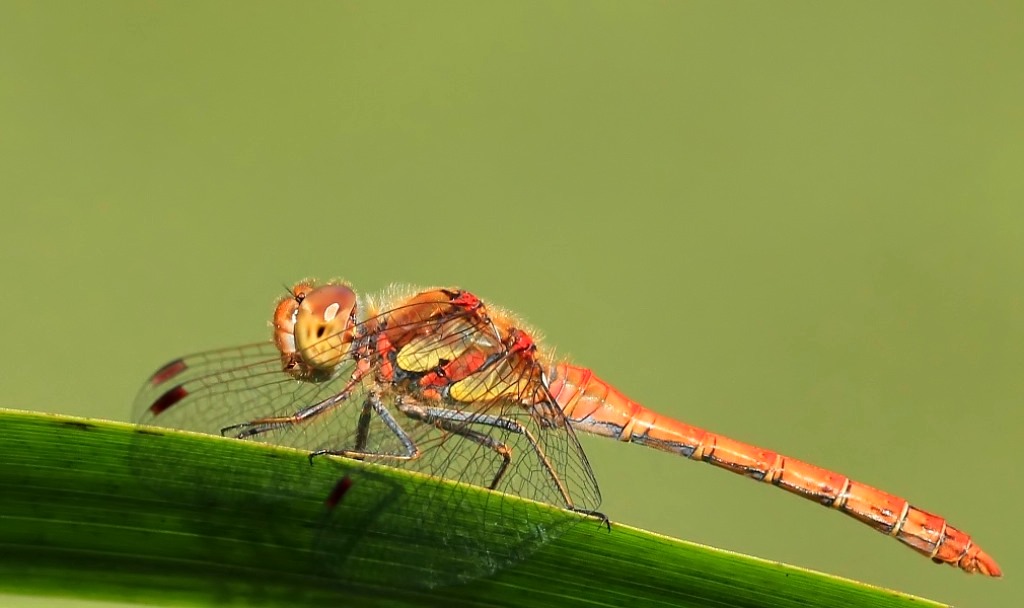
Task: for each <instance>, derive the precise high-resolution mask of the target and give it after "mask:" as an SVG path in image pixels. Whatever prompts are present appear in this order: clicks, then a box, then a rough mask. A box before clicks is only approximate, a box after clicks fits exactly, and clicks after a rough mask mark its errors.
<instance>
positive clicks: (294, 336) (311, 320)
mask: <svg viewBox="0 0 1024 608" xmlns="http://www.w3.org/2000/svg"><path fill="white" fill-rule="evenodd" d="M355 323H356V294H355V292H354V291H352V289H351V288H350V287H349V286H348V285H343V284H340V283H329V284H327V285H321V286H320V287H314V286H313V284H311V283H309V282H303V283H299V284H298V285H296V286H295V287H293V288H292V290H291V292H290V294H289V295H288V297H285V298H283V299H282V300H281V301H280V302H279V303H278V305H277V310H275V311H274V343H275V344H276V345H277V348H278V350H280V351H281V355H282V357H284V359H285V362H286V369H288V370H289V371H292V370H293V369H294V370H295V371H293V373H298V374H299V375H301V376H311V375H322V374H323V373H326V372H330V371H331V370H332V369H334V368H335V367H337V366H338V364H340V363H341V362H342V360H344V359H345V357H346V356H347V355H348V352H349V348H350V346H351V343H352V336H353V333H354V331H355V329H354V328H355Z"/></svg>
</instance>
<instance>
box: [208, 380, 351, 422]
mask: <svg viewBox="0 0 1024 608" xmlns="http://www.w3.org/2000/svg"><path fill="white" fill-rule="evenodd" d="M362 378H363V374H361V373H359V372H356V373H355V374H353V376H352V379H351V380H349V381H348V383H347V384H345V388H344V389H342V390H341V392H339V393H337V394H335V395H332V396H330V397H328V398H327V399H324V400H323V401H319V402H317V403H314V404H312V405H307V406H306V407H303V408H302V409H300V410H298V411H296V412H295V413H294V414H291V415H290V416H267V417H264V418H257V419H256V420H250V421H249V422H243V423H241V424H232V425H231V426H226V427H224V428H222V429H221V430H220V434H221V435H223V436H225V437H227V436H229V435H230V436H232V437H234V438H235V439H247V438H249V437H255V436H256V435H261V434H263V433H266V432H269V431H273V430H274V429H279V428H283V427H287V426H293V425H296V424H302V423H303V422H306V421H308V420H311V419H313V418H316V417H317V416H320V415H321V414H325V413H327V412H329V411H331V410H333V409H334V408H336V407H338V406H339V405H341V404H342V403H344V402H345V401H346V400H347V399H348V396H349V394H350V393H351V392H352V389H354V388H355V387H356V385H357V384H358V383H359V382H360V381H361V380H362Z"/></svg>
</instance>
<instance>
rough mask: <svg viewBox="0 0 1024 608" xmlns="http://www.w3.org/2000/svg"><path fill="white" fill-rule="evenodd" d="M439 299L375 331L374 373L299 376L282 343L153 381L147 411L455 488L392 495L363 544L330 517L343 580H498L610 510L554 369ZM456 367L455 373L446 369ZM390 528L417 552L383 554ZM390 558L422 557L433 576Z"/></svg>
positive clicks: (353, 364) (368, 325)
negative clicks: (481, 499)
mask: <svg viewBox="0 0 1024 608" xmlns="http://www.w3.org/2000/svg"><path fill="white" fill-rule="evenodd" d="M439 294H440V295H438V296H437V297H436V298H430V297H426V298H424V297H423V294H421V295H420V296H417V298H419V299H418V301H416V302H415V303H414V304H412V305H407V306H403V307H401V308H398V309H394V310H390V311H387V312H384V313H382V314H380V315H378V316H376V317H374V318H373V319H369V320H367V321H364V322H363V323H362V324H361V325H360V332H359V333H360V334H361V335H362V336H363V342H362V344H363V345H369V346H368V348H371V350H369V351H366V352H363V353H361V355H360V357H359V358H358V360H359V361H361V362H362V363H361V364H362V365H369V366H370V368H371V369H370V371H369V372H366V373H363V372H362V371H359V370H357V367H358V365H360V363H358V362H357V358H349V359H346V361H345V363H343V364H342V365H341V366H339V367H338V368H337V369H335V370H334V371H333V373H331V374H330V376H329V377H326V378H323V379H322V380H321V381H319V382H311V381H303V380H297V379H296V378H294V377H293V376H292V375H291V374H289V373H288V372H286V371H284V363H283V361H282V358H281V356H280V354H279V353H278V351H277V349H276V347H275V346H274V345H273V344H272V343H269V342H268V343H266V344H256V345H249V346H242V347H236V348H229V349H222V350H216V351H210V352H206V353H199V354H195V355H191V356H188V357H183V358H181V359H176V360H174V361H172V362H171V363H169V364H167V365H165V366H164V367H162V368H161V369H160V370H158V371H157V372H156V373H154V374H153V376H152V377H151V378H150V379H149V380H148V381H147V382H146V384H145V385H144V386H143V388H142V390H141V391H140V393H139V395H138V397H137V399H136V401H135V406H134V412H135V420H136V421H138V422H139V423H141V424H146V425H157V426H165V427H171V428H178V429H185V430H192V431H199V432H205V433H211V434H220V433H221V431H222V430H224V429H227V432H226V433H225V434H226V435H228V436H238V437H244V438H246V439H250V440H256V441H262V442H267V443H271V444H276V445H283V446H289V447H294V448H299V449H304V450H309V451H319V450H328V451H330V452H334V453H337V452H343V453H349V454H350V455H353V454H354V455H357V456H358V457H359V459H361V460H367V461H371V462H376V463H379V464H384V465H387V466H392V467H397V468H403V469H406V470H410V471H414V472H417V473H422V474H426V475H430V476H435V477H440V478H443V479H446V480H450V481H452V482H455V483H449V484H444V485H440V486H436V487H434V486H430V485H424V486H422V487H421V489H419V490H417V491H418V492H420V494H418V495H415V496H409V495H407V494H402V493H398V494H395V495H394V496H392V497H390V498H387V502H389V503H390V504H391V505H392V506H393V507H394V509H393V511H392V510H391V509H389V508H387V505H382V507H381V508H380V509H378V516H377V517H376V519H375V520H374V522H373V524H372V525H368V527H367V531H366V534H365V535H363V537H362V538H361V539H360V541H359V546H358V547H354V546H352V541H353V539H352V538H351V536H350V535H348V534H335V533H334V532H333V531H332V530H334V529H335V528H337V527H336V526H334V527H332V526H331V525H330V523H329V522H330V518H329V517H328V518H326V519H325V521H326V522H327V523H326V524H325V527H324V530H323V533H322V534H321V535H320V536H319V539H320V540H319V541H318V550H320V551H322V552H323V553H324V554H325V555H326V556H328V557H329V559H327V560H326V561H325V563H327V564H331V568H332V571H333V572H335V573H338V574H339V575H340V576H347V577H350V578H353V579H367V580H370V581H372V582H377V583H385V584H389V585H399V586H408V585H410V584H412V585H415V586H434V585H437V584H445V583H451V582H457V581H464V580H469V579H472V578H476V577H478V576H482V575H486V574H489V573H491V572H493V571H495V570H496V569H498V568H501V567H504V566H506V565H508V564H510V563H514V562H515V561H518V560H519V559H522V558H523V557H524V556H525V555H527V554H529V553H530V552H531V551H533V550H534V549H535V548H536V547H537V546H539V545H540V544H542V543H544V542H546V541H548V540H550V539H552V538H554V537H556V536H557V535H558V534H560V533H561V532H562V531H563V530H564V529H565V528H566V527H567V526H568V525H569V524H571V523H574V522H576V521H578V520H579V519H580V518H581V517H580V515H579V514H578V513H574V512H572V511H571V510H568V509H572V510H574V511H582V512H590V511H593V510H595V509H596V508H597V507H598V505H599V504H600V493H599V491H598V487H597V483H596V481H595V480H594V476H593V473H592V471H591V469H590V465H589V464H588V462H587V459H586V456H585V454H584V453H583V450H582V448H581V446H580V445H579V442H578V440H577V439H576V436H575V434H574V433H573V431H572V428H571V427H570V426H569V424H568V423H567V422H566V420H565V417H564V415H563V414H562V411H561V410H560V409H559V408H558V407H557V406H556V405H554V403H555V401H554V399H553V398H551V396H550V394H549V393H548V392H547V387H546V384H545V380H544V378H543V375H542V373H541V370H542V368H543V366H542V365H541V364H540V363H538V362H537V361H536V360H534V359H533V358H532V356H526V355H525V354H524V353H519V352H509V351H508V350H507V348H506V346H505V345H504V344H503V338H504V336H502V335H501V332H499V331H498V330H497V329H496V328H495V326H494V324H493V323H492V322H491V321H490V319H489V318H488V317H487V316H486V314H485V313H484V312H483V311H482V310H467V309H466V308H464V307H459V306H452V307H450V308H448V307H446V306H445V301H444V299H445V298H446V297H449V296H448V295H445V292H440V291H439ZM325 339H327V340H329V339H331V338H325ZM381 345H383V347H384V348H383V350H381V351H380V352H378V351H375V350H372V349H373V348H376V347H378V346H381ZM367 362H369V363H367ZM442 368H444V369H445V370H446V373H445V374H441V375H438V374H439V373H440V372H439V370H441V369H442ZM177 464H180V463H177ZM139 466H140V470H141V471H142V472H143V474H144V475H146V477H147V479H151V480H156V481H157V483H159V477H160V475H159V469H160V467H161V466H176V464H175V463H167V462H163V461H161V457H160V455H159V454H156V455H153V454H148V455H147V457H145V458H141V459H140V460H139ZM226 466H230V465H226ZM228 474H229V476H230V475H232V474H235V472H234V471H228ZM237 474H239V475H243V474H244V475H251V474H252V473H251V471H248V470H246V471H245V472H241V471H239V472H238V473H237ZM268 485H269V487H270V488H273V486H274V481H273V480H269V483H268ZM367 485H368V484H363V487H366V486H367ZM470 485H472V486H480V487H484V488H491V489H495V490H498V491H499V492H503V493H508V494H514V495H517V496H521V497H523V498H527V499H530V500H532V501H536V502H537V503H541V504H532V503H518V504H514V503H513V502H512V501H504V500H503V499H502V496H501V495H500V494H493V495H491V497H489V498H488V502H489V503H490V502H491V501H498V502H496V503H494V508H493V509H485V510H481V509H479V508H478V506H474V505H471V504H469V502H467V497H468V494H467V488H468V486H470ZM354 487H355V488H356V490H358V488H359V487H360V485H359V484H358V483H357V484H356V485H355V486H354ZM356 490H353V491H356ZM382 500H383V499H382ZM399 504H401V505H403V506H404V508H403V509H398V508H397V507H398V506H399ZM552 506H554V507H556V508H552ZM392 513H394V515H392ZM410 513H411V514H412V516H411V517H410ZM482 517H483V518H484V519H481V518H482ZM375 534H380V535H385V536H394V535H395V534H402V535H404V536H405V541H406V542H403V543H401V547H403V549H402V550H403V551H407V552H408V553H409V554H408V555H407V556H396V555H389V556H380V555H375V554H374V550H375V549H374V547H375V546H377V545H376V544H375V543H374V542H373V541H374V535H375ZM389 546H391V545H389ZM392 550H394V549H393V547H392ZM382 564H415V568H414V571H415V572H416V573H418V574H415V575H411V574H410V572H411V571H410V570H408V569H407V568H397V567H389V566H385V565H382Z"/></svg>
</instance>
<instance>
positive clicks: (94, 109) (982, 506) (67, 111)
mask: <svg viewBox="0 0 1024 608" xmlns="http://www.w3.org/2000/svg"><path fill="white" fill-rule="evenodd" d="M858 4H859V5H858V7H857V8H851V7H845V8H844V7H839V6H838V5H837V4H835V3H828V4H827V5H825V6H822V5H817V4H813V3H802V4H788V5H783V4H777V3H774V4H772V5H771V6H758V5H754V4H753V3H744V4H735V3H730V4H724V3H713V2H706V3H692V2H630V3H627V2H618V3H609V2H554V3H553V2H515V3H504V4H489V5H488V6H487V7H486V8H483V7H481V6H478V5H477V3H473V2H463V3H439V2H431V3H421V2H402V3H386V4H383V3H375V2H304V3H301V4H296V5H288V6H285V5H283V4H280V5H279V4H276V3H254V2H236V3H227V2H216V3H210V2H173V3H172V2H158V1H149V2H94V3H71V2H64V3H61V2H54V3H34V2H14V1H12V0H5V1H4V2H3V3H2V4H0V205H2V210H3V213H2V216H0V256H2V257H0V259H2V266H0V268H2V274H0V282H2V284H3V285H4V291H3V294H4V295H3V297H2V300H0V302H2V303H0V318H3V319H4V322H3V335H4V338H5V348H4V349H3V351H2V354H0V362H2V368H3V369H4V370H5V372H6V373H5V374H4V375H5V377H6V379H7V380H6V382H5V383H4V394H3V397H2V399H0V406H9V407H18V408H26V409H36V410H45V411H54V412H65V413H70V414H80V415H85V416H98V417H104V418H114V419H125V418H126V417H127V416H128V412H129V404H130V402H131V399H132V397H133V394H134V392H135V390H136V388H137V387H138V385H139V384H140V383H141V381H142V380H143V379H144V378H145V377H146V376H147V375H148V374H149V373H150V372H151V371H152V370H153V369H154V368H155V367H156V366H158V365H160V364H161V363H163V362H165V361H166V360H168V359H170V358H172V357H174V356H176V355H178V354H182V353H187V352H192V351H196V350H200V349H207V348H212V347H217V346H225V345H230V344H234V343H240V342H247V341H252V340H256V339H262V338H264V337H267V336H268V330H267V328H266V322H267V319H268V317H269V314H270V307H271V306H272V303H273V300H274V299H275V298H276V297H278V296H279V295H280V294H281V293H282V289H283V288H282V285H284V284H291V283H292V282H294V281H296V280H298V279H300V278H303V277H306V276H318V277H321V278H328V277H333V276H341V277H344V278H347V279H349V280H351V281H352V282H353V283H354V284H355V285H356V286H357V287H358V288H360V289H362V290H364V291H376V290H380V289H383V288H385V287H386V286H388V285H389V284H390V283H392V282H403V283H414V284H423V285H432V284H453V285H459V286H462V287H466V288H469V289H472V290H473V291H474V292H476V293H478V294H480V295H481V296H483V297H485V298H488V299H489V300H490V301H492V302H495V303H498V304H501V305H504V306H507V307H509V308H512V309H513V310H515V311H517V312H519V313H520V314H521V315H523V316H524V317H525V318H526V319H528V320H529V321H530V322H531V323H533V324H534V325H536V326H537V327H538V328H541V329H542V331H543V333H544V335H545V336H546V338H547V342H548V343H549V344H551V345H553V346H555V345H557V348H558V353H559V354H565V355H569V356H571V357H572V358H573V359H574V360H575V361H577V362H579V363H582V364H585V365H588V366H591V367H593V368H595V369H596V370H598V371H599V373H601V374H602V375H603V376H605V377H606V378H607V379H608V380H610V381H612V382H613V383H615V384H616V385H618V386H619V387H621V388H622V389H623V390H625V391H626V392H627V393H628V394H630V395H631V396H634V397H635V398H637V399H639V400H641V401H642V402H643V403H645V404H648V405H650V406H652V407H655V408H658V409H660V410H662V411H664V412H666V413H668V414H671V415H674V416H678V417H681V418H683V419H685V420H687V421H689V422H692V423H696V424H701V425H704V426H707V427H709V428H711V429H713V430H716V431H720V432H722V433H725V434H729V435H732V436H735V437H736V438H740V439H744V440H746V441H750V442H754V443H757V444H760V445H764V446H766V447H771V448H775V449H777V450H780V451H782V452H784V453H788V454H791V455H793V456H796V457H800V458H803V459H807V460H810V461H812V462H816V463H819V464H821V465H824V466H828V467H832V468H835V469H838V470H840V471H842V472H845V473H847V474H849V475H851V476H853V477H855V478H857V479H861V480H863V481H865V482H868V483H871V484H874V485H877V486H879V487H882V488H885V489H888V490H891V491H894V492H897V493H900V494H903V495H905V496H907V497H909V498H910V499H911V500H912V501H913V502H914V503H915V504H917V505H919V506H921V507H923V508H925V509H928V510H932V511H936V512H938V513H940V514H942V515H945V516H946V517H948V518H949V519H950V520H951V521H952V522H953V523H954V525H957V526H959V527H962V528H963V529H965V530H966V531H968V532H969V533H971V534H973V535H974V536H975V538H976V539H977V540H978V542H979V543H980V544H981V545H982V546H983V547H985V548H986V549H987V550H988V551H989V552H990V553H991V554H992V555H993V556H995V557H996V558H997V559H998V560H999V561H1000V563H1001V565H1002V566H1003V568H1004V570H1005V572H1006V578H1005V579H1004V580H1001V581H992V580H984V579H982V578H979V577H968V576H964V575H962V574H960V573H958V572H957V571H955V570H953V569H951V568H948V567H939V566H935V565H932V564H930V563H928V561H927V560H926V559H923V558H921V557H919V556H917V555H916V554H914V553H913V552H911V551H909V550H907V549H905V548H902V547H901V546H899V545H898V544H897V543H896V542H894V541H892V540H890V539H886V538H884V537H883V536H882V535H879V534H877V533H874V532H872V531H870V530H869V529H867V528H866V527H864V526H861V525H858V524H856V523H854V522H853V521H852V520H849V519H847V518H844V517H841V516H839V515H837V514H834V513H830V512H829V511H828V510H826V509H822V508H820V507H818V506H815V505H813V504H811V503H808V502H805V501H801V500H798V499H796V498H794V497H791V496H787V495H785V494H784V493H782V492H779V491H777V490H774V489H771V488H768V487H766V486H763V485H758V484H755V483H751V482H750V481H747V480H744V479H742V478H740V477H737V476H733V475H729V474H726V473H724V472H722V471H719V470H715V469H713V468H711V467H707V466H703V465H697V464H693V463H687V462H684V461H683V460H681V459H677V458H672V457H671V456H668V455H665V454H660V453H655V452H648V451H646V450H643V449H640V448H638V447H634V446H627V445H619V444H616V443H613V442H609V441H604V440H598V439H586V440H585V447H586V448H587V449H588V452H589V454H590V457H591V462H592V464H593V466H594V469H595V471H596V472H597V475H598V479H599V481H600V482H601V484H602V488H603V491H604V496H605V502H604V504H603V507H602V510H603V511H605V512H606V513H608V515H609V516H611V518H612V519H613V520H615V521H620V522H623V523H629V524H635V525H638V526H641V527H644V528H648V529H651V530H655V531H658V532H663V533H665V534H669V535H673V536H678V537H680V538H685V539H691V540H695V541H699V542H702V543H708V544H712V545H715V546H718V547H723V548H728V549H732V550H736V551H742V552H745V553H750V554H753V555H758V556H763V557H766V558H770V559H773V560H782V561H786V562H791V563H795V564H799V565H802V566H807V567H810V568H815V569H819V570H824V571H827V572H833V573H837V574H840V575H843V576H848V577H853V578H857V579H861V580H864V581H868V582H871V583H875V584H879V585H884V586H889V587H894V588H897V589H900V590H904V591H909V592H912V593H917V594H922V595H925V596H928V597H931V598H934V599H937V600H942V601H946V602H953V603H956V604H957V605H959V606H964V607H980V606H1010V605H1014V604H1016V600H1019V598H1020V597H1022V596H1024V584H1022V583H1021V581H1022V580H1024V560H1022V559H1021V552H1020V547H1021V545H1022V544H1024V533H1022V528H1024V526H1022V524H1021V520H1020V519H1019V511H1020V508H1019V504H1020V502H1021V500H1024V491H1022V485H1021V481H1020V472H1019V468H1020V466H1021V464H1022V451H1021V441H1022V439H1024V422H1022V420H1021V415H1020V404H1021V400H1022V398H1024V377H1022V374H1021V362H1022V361H1024V346H1022V344H1024V280H1022V270H1024V268H1022V266H1024V264H1022V259H1024V258H1022V255H1024V240H1022V239H1024V177H1022V175H1024V172H1022V167H1024V136H1022V135H1024V78H1022V75H1024V5H1022V4H1021V3H1005V4H1000V3H984V4H982V3H965V2H958V3H943V2H931V1H929V2H902V3H874V4H865V3H858ZM595 575H597V576H599V573H595ZM0 600H2V602H3V603H4V605H7V606H49V605H58V604H59V605H70V604H72V602H71V601H69V600H59V601H58V600H52V599H45V600H42V599H32V598H14V597H3V598H0ZM83 605H85V604H84V603H83Z"/></svg>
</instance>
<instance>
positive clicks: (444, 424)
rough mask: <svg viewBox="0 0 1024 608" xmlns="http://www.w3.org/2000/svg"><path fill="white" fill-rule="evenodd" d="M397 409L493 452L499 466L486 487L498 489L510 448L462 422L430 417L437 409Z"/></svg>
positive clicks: (404, 406) (509, 459)
mask: <svg viewBox="0 0 1024 608" xmlns="http://www.w3.org/2000/svg"><path fill="white" fill-rule="evenodd" d="M398 409H399V410H400V411H401V412H402V413H403V414H405V415H406V416H408V417H410V418H412V419H413V420H419V421H420V422H424V423H426V424H432V425H434V426H436V427H437V428H439V429H441V430H444V431H448V432H450V433H454V434H456V435H459V436H460V437H465V438H466V439H469V440H470V441H472V442H474V443H477V444H480V445H482V446H484V447H486V448H490V449H491V450H493V451H494V452H495V453H496V454H497V455H498V456H500V457H501V464H500V465H499V466H498V470H497V472H496V473H495V474H494V479H493V480H492V481H491V485H490V486H488V489H490V490H493V489H495V488H497V487H498V484H499V483H500V482H501V478H502V477H504V476H505V471H507V470H508V465H509V464H511V462H512V448H510V447H508V446H507V445H506V444H504V443H502V442H500V441H498V440H497V439H495V438H493V437H491V436H490V435H487V434H486V433H481V432H479V431H474V430H473V429H470V428H467V426H466V423H464V422H455V421H452V420H449V419H447V418H444V417H440V416H436V415H432V414H431V413H430V412H429V411H428V410H432V409H437V408H426V407H423V406H421V405H418V404H412V403H409V402H400V403H399V404H398ZM442 411H449V410H442Z"/></svg>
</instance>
